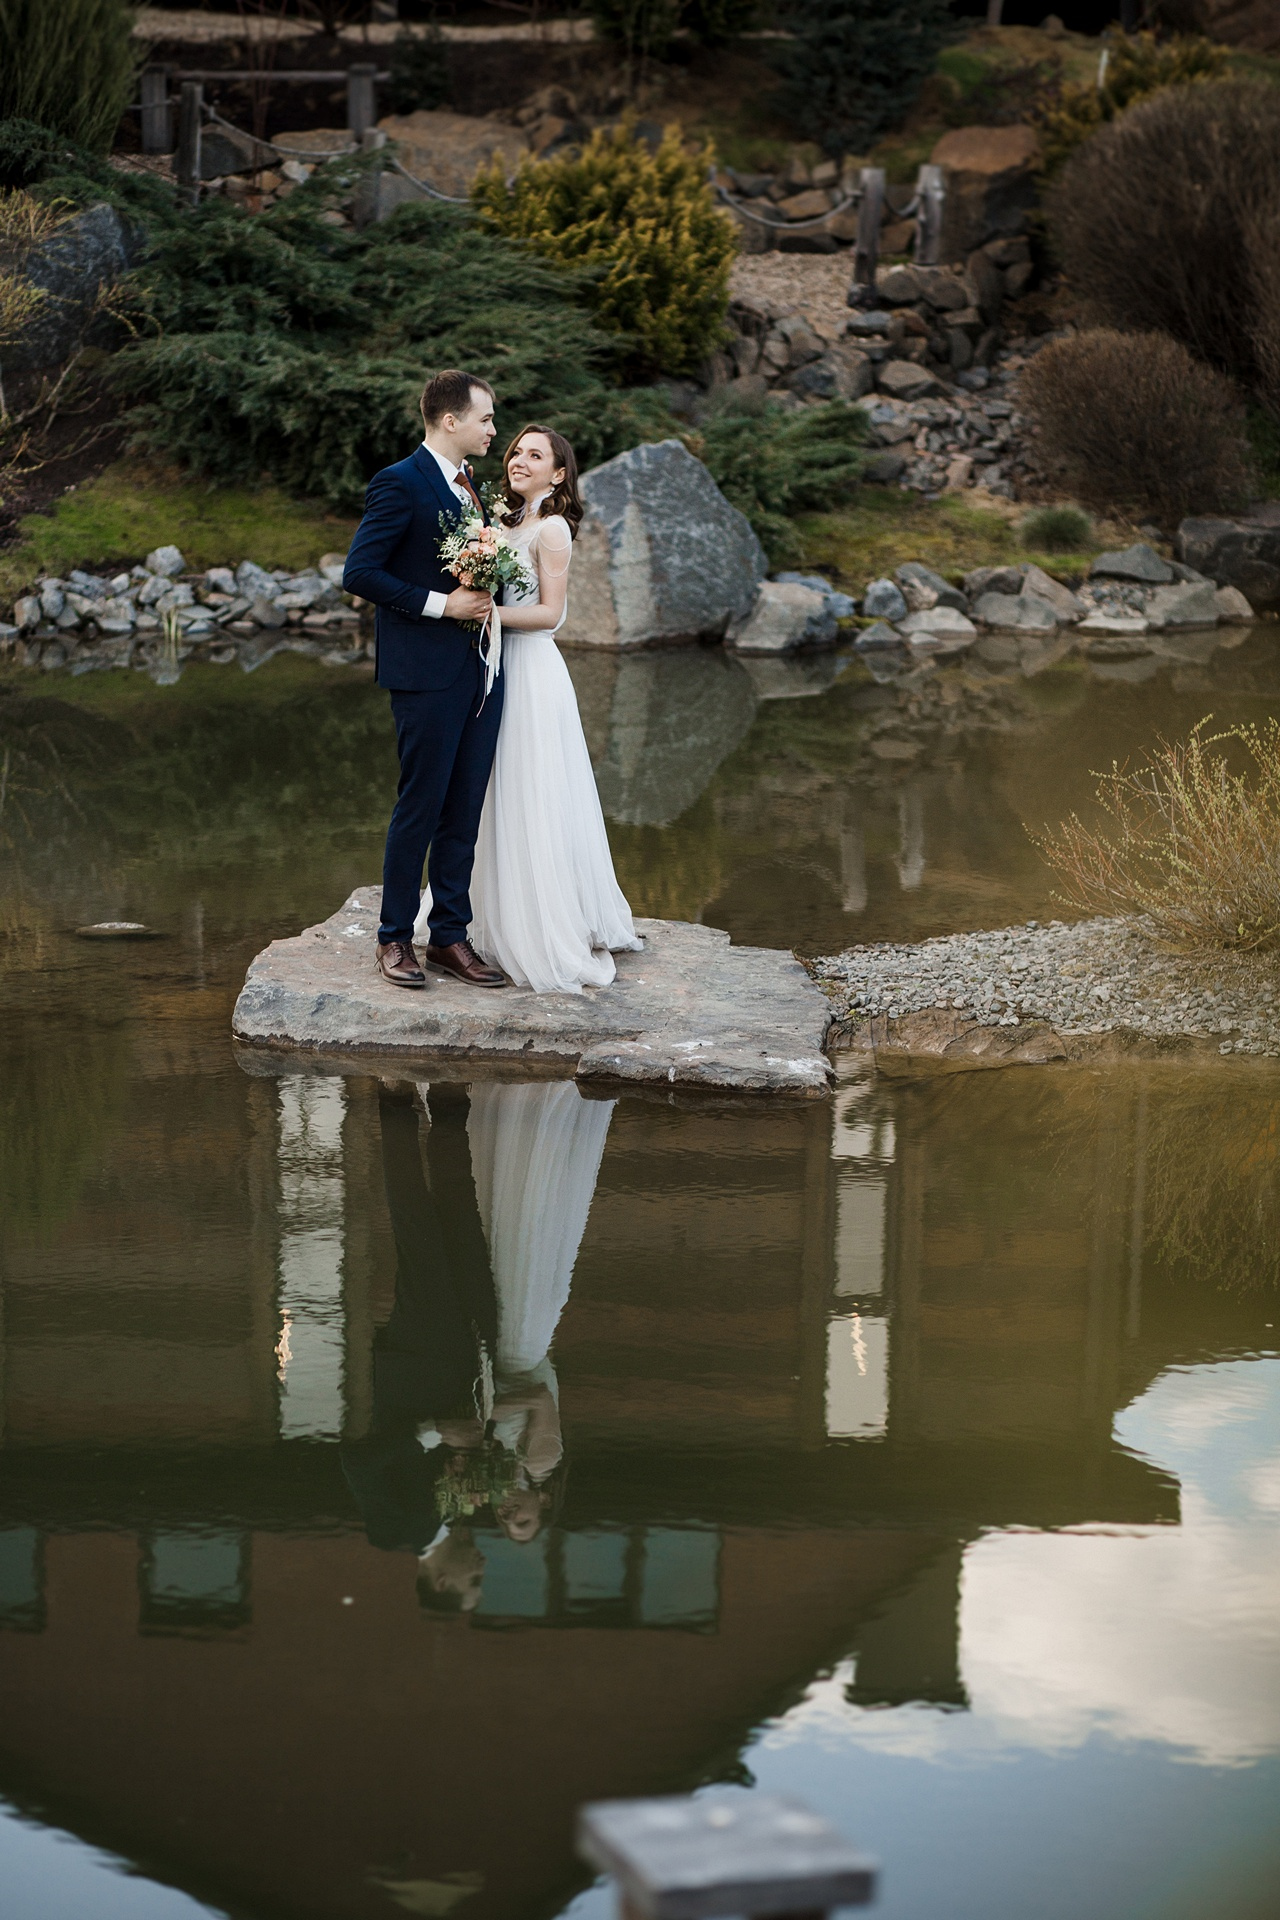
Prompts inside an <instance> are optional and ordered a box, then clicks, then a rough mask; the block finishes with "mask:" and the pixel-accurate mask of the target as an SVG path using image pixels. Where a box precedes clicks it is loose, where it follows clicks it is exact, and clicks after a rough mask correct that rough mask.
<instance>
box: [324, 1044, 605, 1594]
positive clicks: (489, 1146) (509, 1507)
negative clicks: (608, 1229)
mask: <svg viewBox="0 0 1280 1920" xmlns="http://www.w3.org/2000/svg"><path fill="white" fill-rule="evenodd" d="M420 1109H421V1119H420ZM612 1112H613V1103H612V1102H611V1101H589V1100H584V1099H583V1098H582V1096H581V1094H580V1093H579V1092H578V1089H577V1088H576V1087H575V1086H574V1085H573V1084H572V1082H545V1083H542V1084H538V1085H527V1086H508V1085H500V1084H492V1083H491V1084H487V1085H478V1086H475V1087H473V1088H472V1089H471V1092H470V1096H469V1097H468V1094H467V1091H466V1090H465V1089H464V1088H461V1087H455V1086H439V1085H437V1086H432V1087H431V1088H430V1089H425V1088H424V1089H422V1090H421V1091H420V1092H419V1093H418V1094H416V1095H415V1094H414V1093H413V1092H412V1090H411V1089H410V1088H408V1087H407V1086H406V1087H404V1088H402V1089H401V1090H399V1091H393V1090H391V1089H384V1090H383V1094H382V1099H381V1117H382V1157H383V1169H384V1173H385V1177H386V1186H387V1201H388V1205H389V1207H390V1211H391V1223H392V1229H393V1231H394V1234H395V1242H396V1290H395V1304H394V1307H393V1309H392V1312H391V1316H390V1318H389V1320H388V1321H387V1324H386V1325H385V1326H384V1327H382V1328H380V1329H379V1331H378V1333H377V1334H376V1335H375V1338H374V1357H373V1367H374V1396H373V1397H374V1415H373V1430H372V1432H371V1434H370V1436H369V1437H368V1438H367V1439H366V1440H364V1441H361V1442H359V1443H358V1444H357V1445H355V1446H352V1447H350V1448H348V1449H347V1451H346V1454H345V1456H344V1459H345V1467H346V1473H347V1478H348V1481H349V1482H350V1484H351V1487H352V1490H353V1492H354V1493H355V1495H356V1498H357V1499H358V1501H359V1503H360V1506H361V1510H362V1512H363V1514H364V1518H365V1525H366V1527H367V1530H368V1535H369V1539H370V1541H371V1542H372V1544H373V1545H374V1546H378V1547H386V1548H391V1549H403V1548H406V1547H409V1548H412V1549H413V1550H414V1551H415V1552H416V1553H417V1554H418V1556H419V1562H418V1565H419V1572H418V1592H419V1596H420V1598H421V1600H422V1602H423V1605H424V1606H426V1607H429V1608H431V1609H432V1610H436V1611H460V1610H461V1611H470V1610H471V1609H472V1608H474V1607H475V1606H477V1605H478V1604H479V1601H480V1597H481V1587H482V1583H483V1577H484V1556H483V1552H482V1549H481V1547H480V1545H479V1543H478V1542H477V1539H476V1533H475V1528H476V1526H477V1525H478V1524H488V1525H491V1524H493V1523H494V1522H496V1524H497V1526H498V1527H500V1528H501V1530H502V1531H503V1533H505V1534H506V1536H507V1538H508V1539H509V1540H512V1541H516V1542H528V1541H530V1540H532V1539H533V1538H534V1537H535V1536H536V1535H537V1534H538V1533H539V1532H540V1531H541V1530H542V1528H543V1526H544V1525H546V1524H547V1522H548V1521H549V1520H550V1519H551V1518H553V1517H554V1512H555V1508H556V1506H557V1504H558V1498H559V1492H560V1488H561V1486H562V1484H563V1478H564V1446H563V1441H562V1438H561V1433H560V1409H559V1394H558V1388H557V1383H556V1375H555V1369H554V1367H553V1366H552V1363H551V1360H550V1357H549V1351H548V1350H549V1348H550V1345H551V1339H552V1335H553V1334H554V1332H555V1328H556V1323H557V1321H558V1320H559V1318H560V1315H561V1313H562V1311H563V1309H564V1305H565V1302H566V1300H567V1299H568V1297H569V1284H570V1280H571V1278H572V1275H573V1264H574V1261H575V1259H576V1258H577V1253H578V1245H579V1242H580V1241H581V1239H582V1234H583V1230H584V1228H585V1226H586V1222H587V1214H588V1211H589V1209H590V1206H591V1197H592V1194H593V1193H594V1191H595V1184H596V1176H597V1174H598V1172H599V1168H600V1159H601V1155H602V1154H603V1152H604V1142H605V1135H606V1133H607V1132H608V1129H609V1120H610V1116H611V1114H612ZM424 1133H425V1142H424V1140H423V1134H424Z"/></svg>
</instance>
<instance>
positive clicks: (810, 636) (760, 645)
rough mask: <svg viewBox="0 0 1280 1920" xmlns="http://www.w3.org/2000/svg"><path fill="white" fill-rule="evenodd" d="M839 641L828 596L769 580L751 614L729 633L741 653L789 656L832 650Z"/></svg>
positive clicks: (758, 595) (794, 583)
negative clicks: (803, 651)
mask: <svg viewBox="0 0 1280 1920" xmlns="http://www.w3.org/2000/svg"><path fill="white" fill-rule="evenodd" d="M835 639H836V616H835V614H834V613H833V611H832V609H831V604H830V600H829V598H828V596H827V595H826V594H822V593H815V592H814V590H813V588H812V587H802V586H800V585H799V584H798V583H797V582H795V581H789V580H766V581H765V582H764V583H763V584H762V586H761V588H760V591H759V593H758V594H757V596H756V603H755V605H754V606H753V607H752V609H751V611H750V613H749V614H747V616H746V618H745V619H740V620H735V621H734V622H733V623H732V625H731V626H730V628H729V632H728V642H729V645H730V646H731V647H733V648H734V649H735V650H736V651H737V652H738V653H789V652H791V651H792V649H793V648H796V647H829V646H832V645H833V644H834V642H835Z"/></svg>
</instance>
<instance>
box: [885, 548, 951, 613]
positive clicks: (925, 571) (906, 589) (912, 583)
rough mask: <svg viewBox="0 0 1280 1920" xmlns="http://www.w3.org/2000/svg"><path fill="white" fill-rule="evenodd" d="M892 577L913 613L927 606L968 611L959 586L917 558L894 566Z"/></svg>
mask: <svg viewBox="0 0 1280 1920" xmlns="http://www.w3.org/2000/svg"><path fill="white" fill-rule="evenodd" d="M893 577H894V579H895V580H896V581H897V583H898V585H899V587H900V588H901V589H902V594H903V597H904V599H905V600H906V603H907V605H908V606H909V607H910V608H911V611H912V612H913V613H918V612H919V611H920V609H921V608H927V607H954V608H955V610H956V612H957V613H968V611H969V602H968V601H967V600H966V599H965V597H964V595H963V594H962V593H961V591H960V589H959V587H953V586H952V585H951V582H950V581H949V580H944V579H943V577H942V575H941V574H940V573H935V572H934V571H933V568H932V567H926V566H924V565H922V564H921V562H920V561H919V560H907V561H904V563H903V564H902V566H900V567H897V568H895V570H894V575H893Z"/></svg>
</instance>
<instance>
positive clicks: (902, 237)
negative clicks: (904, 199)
mask: <svg viewBox="0 0 1280 1920" xmlns="http://www.w3.org/2000/svg"><path fill="white" fill-rule="evenodd" d="M915 237H916V223H915V221H914V220H890V221H888V222H887V223H886V224H885V225H884V226H883V227H881V229H880V251H881V253H910V251H911V248H912V246H913V245H914V244H915Z"/></svg>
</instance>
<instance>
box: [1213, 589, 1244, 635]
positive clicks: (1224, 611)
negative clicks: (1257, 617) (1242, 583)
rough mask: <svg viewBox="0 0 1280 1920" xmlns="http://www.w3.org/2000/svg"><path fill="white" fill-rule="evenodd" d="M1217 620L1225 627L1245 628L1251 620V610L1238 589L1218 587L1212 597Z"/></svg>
mask: <svg viewBox="0 0 1280 1920" xmlns="http://www.w3.org/2000/svg"><path fill="white" fill-rule="evenodd" d="M1213 604H1214V606H1215V607H1216V608H1217V609H1218V618H1219V620H1221V621H1222V622H1223V624H1224V625H1225V626H1229V627H1236V626H1245V625H1247V624H1248V623H1249V622H1250V621H1251V620H1252V619H1253V608H1252V607H1251V606H1250V605H1249V602H1248V601H1247V600H1246V599H1245V597H1244V595H1243V594H1242V593H1241V591H1240V589H1239V587H1218V588H1217V589H1216V590H1215V592H1214V596H1213Z"/></svg>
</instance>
